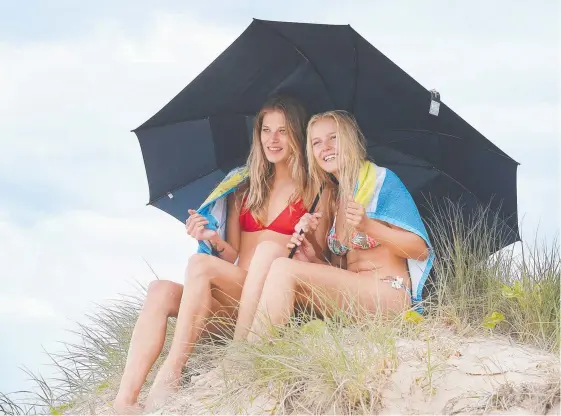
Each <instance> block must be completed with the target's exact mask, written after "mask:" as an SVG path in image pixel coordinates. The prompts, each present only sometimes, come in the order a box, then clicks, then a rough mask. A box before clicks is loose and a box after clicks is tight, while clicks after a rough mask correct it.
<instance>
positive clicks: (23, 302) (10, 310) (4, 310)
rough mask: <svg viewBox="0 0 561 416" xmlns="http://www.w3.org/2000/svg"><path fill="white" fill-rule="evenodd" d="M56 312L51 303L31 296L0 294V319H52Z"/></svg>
mask: <svg viewBox="0 0 561 416" xmlns="http://www.w3.org/2000/svg"><path fill="white" fill-rule="evenodd" d="M55 317H56V312H55V309H54V307H53V305H52V304H50V303H48V302H46V301H44V300H41V299H36V298H33V297H26V296H6V295H0V320H3V319H10V320H19V319H37V320H43V319H52V318H55Z"/></svg>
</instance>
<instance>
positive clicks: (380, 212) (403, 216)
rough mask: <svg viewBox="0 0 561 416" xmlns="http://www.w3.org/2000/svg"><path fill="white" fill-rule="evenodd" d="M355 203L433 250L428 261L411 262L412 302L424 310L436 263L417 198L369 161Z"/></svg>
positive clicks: (359, 181)
mask: <svg viewBox="0 0 561 416" xmlns="http://www.w3.org/2000/svg"><path fill="white" fill-rule="evenodd" d="M355 201H356V202H358V203H360V204H362V205H363V206H364V207H365V209H366V215H368V217H369V218H372V219H376V220H380V221H384V222H387V223H389V224H392V225H395V226H397V227H400V228H403V229H404V230H407V231H410V232H412V233H415V234H417V235H418V236H419V237H421V238H422V239H423V240H424V241H425V243H426V244H427V246H428V247H429V257H428V258H427V259H426V260H418V259H414V258H409V259H407V265H408V267H409V274H410V277H411V284H412V291H411V292H412V293H411V297H412V299H411V300H412V302H413V304H414V305H415V307H416V309H417V310H422V308H421V306H420V305H419V302H421V301H422V294H423V287H424V285H425V282H426V280H427V277H428V275H429V272H430V270H431V268H432V264H433V262H434V250H433V248H432V245H431V243H430V241H429V237H428V234H427V231H426V229H425V225H424V224H423V220H422V219H421V215H420V214H419V210H418V209H417V205H416V204H415V201H414V200H413V197H412V196H411V194H410V193H409V191H408V190H407V188H406V187H405V185H404V184H403V182H401V180H400V179H399V177H398V176H397V175H396V174H395V173H394V172H392V171H391V170H389V169H387V168H384V167H381V166H377V165H376V164H374V163H372V162H365V163H364V165H363V166H362V168H361V170H360V175H359V179H358V181H357V186H356V191H355Z"/></svg>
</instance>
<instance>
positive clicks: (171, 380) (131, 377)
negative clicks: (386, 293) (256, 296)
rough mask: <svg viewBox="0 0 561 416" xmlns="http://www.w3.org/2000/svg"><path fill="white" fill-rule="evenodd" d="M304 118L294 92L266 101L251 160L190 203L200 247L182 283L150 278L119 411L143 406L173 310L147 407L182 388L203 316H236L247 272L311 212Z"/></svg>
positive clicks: (190, 226)
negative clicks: (198, 203)
mask: <svg viewBox="0 0 561 416" xmlns="http://www.w3.org/2000/svg"><path fill="white" fill-rule="evenodd" d="M305 123H306V116H305V112H304V110H303V108H302V107H301V106H300V105H299V104H298V103H297V102H295V101H294V100H291V99H288V98H282V97H281V98H279V97H277V98H273V99H271V100H270V101H268V102H267V103H266V104H265V105H264V106H263V108H262V109H261V111H260V112H259V114H258V115H257V117H256V120H255V124H254V131H253V144H252V148H251V152H250V155H249V158H248V162H247V168H242V169H238V170H236V171H234V172H232V173H231V174H230V175H229V176H228V177H227V178H226V179H225V180H224V181H223V182H222V183H221V184H220V185H219V186H218V187H217V188H216V189H215V191H214V192H213V193H212V194H211V196H210V197H209V200H208V201H207V202H205V204H203V206H202V207H201V208H200V209H199V210H198V211H194V210H190V211H189V213H190V217H189V219H188V220H187V223H186V228H187V232H188V234H189V235H190V236H191V237H194V238H195V239H197V240H199V245H200V248H201V249H200V250H199V253H198V254H195V255H193V256H192V257H191V258H190V259H189V263H188V266H187V270H186V275H185V285H184V286H183V285H180V284H177V283H174V282H170V281H156V282H152V284H151V285H150V286H149V289H148V295H147V299H146V301H145V304H144V306H143V309H142V311H141V313H140V316H139V319H138V321H137V323H136V326H135V329H134V332H133V336H132V340H131V346H130V350H129V355H128V358H127V363H126V367H125V371H124V374H123V377H122V380H121V385H120V389H119V393H118V395H117V398H116V400H115V404H114V408H115V409H116V410H117V411H118V412H119V413H125V412H127V413H132V412H136V411H139V410H141V409H140V407H139V405H138V404H137V398H138V395H139V392H140V389H141V387H142V385H143V383H144V381H145V380H146V376H147V374H148V372H149V371H150V368H151V367H152V365H153V364H154V362H155V361H156V359H157V357H158V356H159V354H160V352H161V350H162V347H163V343H164V339H165V332H166V325H167V319H168V317H170V316H177V323H176V330H175V334H174V338H173V342H172V346H171V349H170V352H169V354H168V356H167V358H166V360H165V362H164V363H163V365H162V366H161V368H160V370H159V372H158V374H157V376H156V378H155V381H154V383H153V385H152V387H151V390H150V393H149V395H148V398H147V400H146V405H145V409H146V410H150V409H153V408H154V407H156V406H159V405H160V404H162V403H163V401H164V400H165V399H166V398H167V397H168V396H169V395H170V394H172V393H173V392H174V391H176V389H177V388H178V383H179V379H180V377H181V371H182V368H183V367H184V366H185V364H186V362H187V360H188V357H189V354H190V352H191V350H192V348H193V345H194V343H195V342H196V340H197V339H198V338H199V337H200V335H201V332H202V330H203V327H204V326H205V319H206V318H207V317H209V316H210V315H215V316H225V315H226V316H229V317H236V314H237V303H238V301H239V300H240V298H241V296H242V288H243V285H244V282H245V280H246V278H247V279H250V278H251V279H253V280H255V279H257V280H264V276H265V275H266V273H267V271H268V269H269V266H270V264H271V263H272V261H273V260H274V259H275V258H276V257H279V256H286V249H285V248H284V247H285V246H286V244H287V243H288V242H289V239H290V236H291V235H292V233H293V231H294V227H295V225H296V223H297V222H298V220H299V219H300V217H301V216H302V215H303V214H304V213H305V212H306V208H305V206H304V204H303V202H302V197H303V193H304V189H305V186H306V172H305V156H304V148H305V137H304V136H305V126H306V124H305ZM204 253H208V254H204ZM209 254H212V255H209ZM260 275H263V276H262V277H259V276H260ZM252 276H253V277H252ZM256 307H257V304H255V306H254V308H253V309H255V308H256ZM250 309H251V308H250ZM248 316H249V318H246V320H249V324H251V322H252V314H251V313H249V315H248ZM240 328H243V326H241V327H240ZM240 330H241V329H240Z"/></svg>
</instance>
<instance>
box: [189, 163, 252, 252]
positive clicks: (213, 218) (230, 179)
mask: <svg viewBox="0 0 561 416" xmlns="http://www.w3.org/2000/svg"><path fill="white" fill-rule="evenodd" d="M248 177H249V172H248V170H247V168H246V167H245V166H242V167H239V168H236V169H234V170H232V171H231V172H230V173H228V175H226V177H225V178H224V179H223V180H222V182H220V183H219V184H218V186H216V188H214V190H213V191H212V192H211V193H210V195H209V196H208V198H207V199H206V200H205V202H203V204H202V205H201V207H200V208H199V209H198V210H197V212H198V213H199V214H201V215H202V216H204V217H205V218H206V219H207V220H208V222H209V224H208V225H207V228H209V229H211V230H217V231H218V234H219V235H220V236H221V237H222V238H224V239H225V238H226V219H227V218H228V205H227V203H226V202H227V199H226V196H228V195H229V194H230V193H232V192H234V191H235V190H236V189H238V187H239V186H240V185H241V184H243V183H244V182H245V181H247V179H248ZM197 252H198V253H205V254H212V249H211V247H210V244H209V243H208V241H199V248H198V250H197Z"/></svg>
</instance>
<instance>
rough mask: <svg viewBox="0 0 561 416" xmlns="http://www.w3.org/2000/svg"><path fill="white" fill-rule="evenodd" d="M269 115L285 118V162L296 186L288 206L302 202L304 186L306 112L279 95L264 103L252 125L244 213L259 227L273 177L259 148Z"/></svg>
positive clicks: (264, 215) (265, 209)
mask: <svg viewBox="0 0 561 416" xmlns="http://www.w3.org/2000/svg"><path fill="white" fill-rule="evenodd" d="M271 111H280V112H282V113H283V114H284V118H285V123H286V129H287V131H288V137H289V140H288V146H289V148H290V151H291V155H290V157H289V159H288V168H289V171H290V172H291V175H292V178H293V179H294V181H295V182H296V191H295V193H294V194H293V195H292V198H291V200H290V201H288V202H293V201H295V200H297V199H299V198H302V197H303V194H304V190H305V189H306V185H307V177H306V167H305V163H306V157H305V146H306V144H305V132H306V121H307V116H306V111H305V110H304V107H303V106H302V105H301V104H300V103H299V102H298V101H297V100H296V99H294V98H291V97H287V96H280V95H276V96H273V97H271V98H269V99H268V100H267V101H266V102H265V104H264V105H263V107H262V108H261V110H260V111H259V113H258V114H257V116H256V117H255V122H254V123H253V142H252V144H251V151H250V153H249V157H248V160H247V167H248V171H249V187H248V189H247V191H246V196H247V200H246V203H245V207H244V209H247V210H249V211H250V212H251V213H252V214H253V216H254V217H255V219H256V220H257V221H259V222H260V223H261V224H264V223H265V222H266V216H267V208H268V207H267V202H268V200H269V194H270V192H271V186H272V184H273V177H274V173H275V170H274V165H273V164H272V163H270V162H269V161H268V160H267V158H266V157H265V151H264V150H263V145H262V144H261V129H262V128H263V118H264V117H265V114H267V113H268V112H271Z"/></svg>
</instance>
